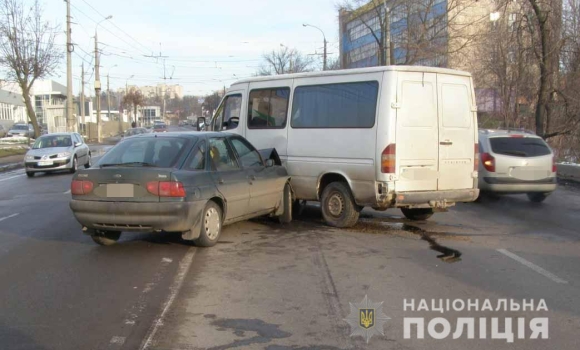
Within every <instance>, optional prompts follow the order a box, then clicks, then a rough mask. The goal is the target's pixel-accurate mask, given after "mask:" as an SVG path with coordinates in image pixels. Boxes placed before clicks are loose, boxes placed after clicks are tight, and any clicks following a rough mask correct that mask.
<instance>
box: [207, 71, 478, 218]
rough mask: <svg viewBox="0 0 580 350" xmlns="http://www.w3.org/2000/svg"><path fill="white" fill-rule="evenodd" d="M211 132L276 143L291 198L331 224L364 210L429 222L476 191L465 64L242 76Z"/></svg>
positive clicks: (473, 120) (263, 145) (472, 106)
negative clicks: (393, 211)
mask: <svg viewBox="0 0 580 350" xmlns="http://www.w3.org/2000/svg"><path fill="white" fill-rule="evenodd" d="M202 123H203V122H202ZM207 129H208V130H214V131H217V130H228V131H229V132H233V133H238V134H240V135H242V136H244V137H245V138H247V139H248V140H249V141H250V142H251V143H252V144H254V145H255V146H256V147H257V148H258V149H267V148H275V149H276V151H277V153H278V154H279V157H280V160H281V161H282V164H283V165H285V166H286V168H287V169H288V173H289V174H290V176H291V178H292V180H291V183H292V187H293V191H294V196H295V199H296V200H308V201H320V203H321V209H322V214H323V217H324V219H325V221H326V222H327V223H328V224H329V225H331V226H336V227H349V226H352V225H354V224H355V223H356V221H357V220H358V216H359V212H360V211H361V210H362V208H363V207H372V208H374V209H377V210H385V209H387V208H395V207H396V208H401V210H402V212H403V214H404V215H405V216H406V217H407V218H409V219H411V220H425V219H427V218H429V217H430V216H431V215H433V212H434V211H445V210H446V208H447V207H449V206H452V205H454V204H455V203H456V202H471V201H474V200H475V199H476V198H477V197H478V194H479V190H478V189H477V168H478V160H477V158H478V145H477V116H476V103H475V95H474V92H473V83H472V80H471V76H470V74H469V73H466V72H462V71H456V70H450V69H442V68H430V67H415V66H409V67H408V66H386V67H373V68H361V69H349V70H337V71H325V72H312V73H299V74H288V75H276V76H266V77H255V78H250V79H245V80H241V81H238V82H236V83H234V84H232V86H231V87H230V89H229V90H228V91H227V93H226V95H225V96H224V99H223V100H222V102H221V104H220V106H219V107H218V109H217V111H216V113H215V114H214V116H213V118H212V120H211V121H209V122H208V125H207Z"/></svg>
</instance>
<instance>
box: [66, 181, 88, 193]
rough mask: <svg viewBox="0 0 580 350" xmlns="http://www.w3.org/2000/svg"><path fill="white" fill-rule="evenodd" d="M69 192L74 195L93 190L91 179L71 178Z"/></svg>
mask: <svg viewBox="0 0 580 350" xmlns="http://www.w3.org/2000/svg"><path fill="white" fill-rule="evenodd" d="M70 192H71V193H72V194H74V195H75V196H81V195H85V194H89V193H91V192H93V183H92V181H87V180H73V181H72V182H71V184H70Z"/></svg>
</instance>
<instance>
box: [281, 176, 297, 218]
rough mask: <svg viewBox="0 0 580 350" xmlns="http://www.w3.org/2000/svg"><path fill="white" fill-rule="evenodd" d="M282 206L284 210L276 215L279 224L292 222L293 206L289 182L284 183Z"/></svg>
mask: <svg viewBox="0 0 580 350" xmlns="http://www.w3.org/2000/svg"><path fill="white" fill-rule="evenodd" d="M282 206H283V207H284V211H283V212H282V215H280V216H278V221H279V222H280V223H281V224H289V223H290V222H292V207H293V206H294V202H293V201H292V190H291V189H290V184H289V183H286V184H285V185H284V194H283V196H282Z"/></svg>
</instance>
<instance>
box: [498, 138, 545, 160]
mask: <svg viewBox="0 0 580 350" xmlns="http://www.w3.org/2000/svg"><path fill="white" fill-rule="evenodd" d="M489 142H490V144H491V150H492V151H493V153H497V154H505V155H508V156H514V157H539V156H547V155H548V154H550V153H551V151H550V147H548V145H547V144H546V143H545V142H544V141H543V140H542V139H538V138H532V137H493V138H490V139H489Z"/></svg>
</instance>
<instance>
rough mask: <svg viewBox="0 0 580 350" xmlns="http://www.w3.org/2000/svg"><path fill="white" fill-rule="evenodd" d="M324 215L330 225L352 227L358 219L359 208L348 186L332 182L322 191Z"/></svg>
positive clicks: (321, 203) (321, 204)
mask: <svg viewBox="0 0 580 350" xmlns="http://www.w3.org/2000/svg"><path fill="white" fill-rule="evenodd" d="M320 207H321V208H322V217H323V218H324V221H326V223H327V224H328V225H329V226H334V227H351V226H354V225H355V224H356V222H357V221H358V215H359V210H358V206H357V205H356V203H355V202H354V198H353V196H352V193H351V192H350V189H349V188H348V186H347V185H346V184H345V183H343V182H332V183H330V184H328V185H327V186H326V187H325V188H324V190H323V191H322V196H321V200H320Z"/></svg>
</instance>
